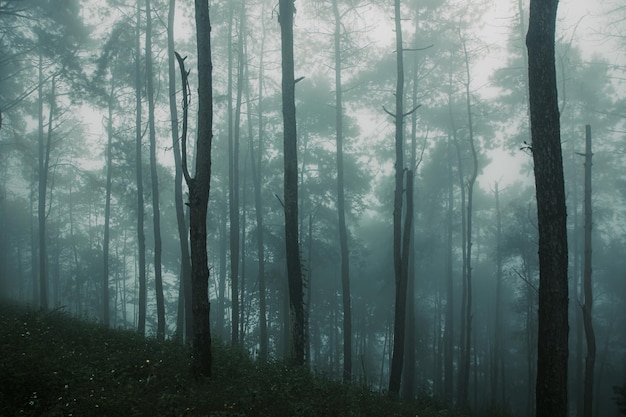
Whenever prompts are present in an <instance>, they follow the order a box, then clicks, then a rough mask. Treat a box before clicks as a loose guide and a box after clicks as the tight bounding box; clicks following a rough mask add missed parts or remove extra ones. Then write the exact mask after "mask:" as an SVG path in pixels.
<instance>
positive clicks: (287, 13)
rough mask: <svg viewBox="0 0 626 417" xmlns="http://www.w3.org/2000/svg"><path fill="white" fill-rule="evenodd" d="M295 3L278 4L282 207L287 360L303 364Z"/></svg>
mask: <svg viewBox="0 0 626 417" xmlns="http://www.w3.org/2000/svg"><path fill="white" fill-rule="evenodd" d="M294 12H295V7H294V0H280V1H279V16H280V17H279V22H280V32H281V53H282V101H283V124H284V140H283V144H284V155H283V157H284V164H285V173H284V183H285V186H284V206H285V245H286V251H287V252H286V253H287V278H288V283H289V313H290V317H289V321H290V328H291V331H290V338H291V340H290V347H289V349H290V352H289V355H290V359H291V361H292V362H293V363H294V364H296V365H303V364H304V299H303V288H302V265H301V264H300V247H299V246H300V243H299V240H298V144H297V133H296V102H295V87H296V81H295V79H294V56H293V16H294Z"/></svg>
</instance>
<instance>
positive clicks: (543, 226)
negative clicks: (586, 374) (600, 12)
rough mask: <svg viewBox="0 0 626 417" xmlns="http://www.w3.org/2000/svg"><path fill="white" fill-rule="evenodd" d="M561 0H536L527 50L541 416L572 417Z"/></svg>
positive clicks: (537, 388) (539, 415)
mask: <svg viewBox="0 0 626 417" xmlns="http://www.w3.org/2000/svg"><path fill="white" fill-rule="evenodd" d="M557 5H558V1H557V0H541V1H538V0H531V3H530V20H529V27H528V34H527V36H526V45H527V47H528V81H529V84H528V86H529V99H530V100H529V102H530V125H531V135H532V153H533V162H534V171H535V188H536V194H537V219H538V229H539V316H538V317H539V329H538V340H537V345H538V357H537V387H536V391H537V396H536V413H537V417H544V416H545V417H547V416H550V417H565V416H567V407H568V404H567V359H568V346H567V339H568V331H569V327H568V317H567V314H568V311H567V307H568V288H567V285H568V284H567V266H568V265H567V263H568V262H567V224H566V218H567V210H566V208H565V187H564V181H563V159H562V154H561V135H560V120H559V108H558V97H557V86H556V71H555V56H554V53H555V50H554V44H555V26H556V13H557Z"/></svg>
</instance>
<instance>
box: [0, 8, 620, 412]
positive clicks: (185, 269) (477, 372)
mask: <svg viewBox="0 0 626 417" xmlns="http://www.w3.org/2000/svg"><path fill="white" fill-rule="evenodd" d="M170 1H171V2H172V4H173V0H170ZM336 1H337V3H336V7H337V9H336V11H335V10H334V8H333V4H334V2H333V1H330V0H328V1H312V2H311V1H304V0H301V1H298V2H296V4H295V7H296V9H297V10H296V13H295V18H294V35H293V41H294V51H295V78H296V82H295V99H296V110H297V118H296V123H297V185H298V200H297V210H298V217H297V221H298V239H299V245H298V248H297V252H298V253H299V257H300V262H299V264H300V266H301V269H302V280H303V284H302V290H303V296H302V301H303V307H304V322H305V328H304V342H305V362H306V365H307V366H308V367H309V368H310V369H311V370H313V371H314V372H316V373H320V374H324V375H327V376H330V377H331V378H334V379H338V380H339V379H342V378H343V379H344V380H345V379H347V380H350V381H352V382H355V383H362V384H364V385H367V386H368V387H370V388H371V389H373V390H381V391H384V390H387V389H389V387H388V382H389V380H390V372H391V362H392V361H391V356H392V351H393V332H394V314H396V312H397V310H395V309H394V307H395V305H396V302H397V301H396V300H397V299H396V281H395V278H394V273H395V272H394V261H395V260H394V252H393V248H394V218H393V216H394V197H396V196H397V195H396V190H397V185H396V184H397V183H396V184H394V175H395V173H396V171H395V167H396V165H395V164H396V161H397V157H398V154H397V153H396V152H397V148H396V144H397V140H398V135H397V131H396V128H397V119H398V114H403V115H404V116H403V117H402V118H401V119H402V120H403V124H402V125H401V126H402V128H401V131H402V135H401V136H402V138H401V141H402V145H403V148H402V149H401V152H400V155H401V157H402V158H403V163H402V164H401V165H402V169H403V171H408V172H411V173H412V174H413V176H414V180H413V183H412V187H411V190H410V191H411V192H409V190H408V189H406V188H405V189H402V190H401V192H400V194H401V197H400V200H402V201H404V205H403V206H402V208H401V210H400V211H399V212H396V213H400V214H398V216H399V218H401V219H405V220H406V219H407V217H409V218H410V217H411V216H407V206H408V204H407V203H408V198H409V195H410V194H412V201H413V207H412V211H411V213H412V225H411V227H410V229H409V228H407V229H406V230H404V229H403V230H402V231H401V233H402V235H403V236H406V235H407V233H408V234H410V236H411V239H410V240H411V243H410V244H409V245H408V246H406V247H405V248H404V250H405V251H407V252H406V253H407V260H408V283H407V284H408V285H407V291H406V294H405V295H406V300H407V308H406V324H405V327H404V328H405V331H406V338H405V341H404V346H405V352H404V365H403V376H402V378H403V379H402V393H403V394H402V395H404V396H407V397H414V396H418V395H422V394H425V395H430V396H433V397H436V398H440V399H442V400H443V401H448V402H450V403H458V402H459V401H461V402H463V400H462V399H460V398H461V395H460V394H459V392H460V390H466V393H465V394H464V395H465V397H466V401H467V403H468V405H469V406H470V407H471V408H473V409H476V410H479V409H486V408H488V407H490V406H499V407H502V408H503V409H508V410H511V411H512V413H514V415H519V416H533V415H534V414H533V413H534V411H533V407H534V402H535V381H536V372H537V331H538V329H537V323H538V320H537V310H538V288H539V260H538V256H537V251H538V237H537V207H536V202H535V188H534V187H535V185H534V184H535V183H534V178H533V167H532V161H533V160H532V145H531V143H532V141H531V137H530V127H529V117H528V115H529V113H528V78H527V68H528V64H527V57H526V46H525V39H524V37H525V34H526V31H527V28H528V2H527V1H522V0H520V1H519V3H518V2H517V1H513V0H508V1H497V2H490V1H483V2H469V3H467V2H457V1H453V0H427V1H413V0H403V1H402V7H401V15H402V19H401V25H402V30H401V34H402V38H403V39H402V44H401V45H402V57H403V61H404V63H403V70H404V82H403V84H402V87H403V93H402V96H401V97H398V96H397V91H399V90H398V84H397V80H398V68H397V63H398V59H397V58H398V48H397V45H396V41H397V39H398V38H397V33H398V32H397V30H396V29H395V27H394V7H393V4H392V2H378V1H373V2H361V1H358V0H351V1H346V0H336ZM150 3H151V4H150ZM189 3H190V2H181V1H178V2H176V3H175V16H173V18H174V23H173V24H168V7H169V4H168V2H166V1H164V0H152V1H151V2H148V3H147V4H149V5H150V9H148V10H151V12H150V13H149V14H148V13H147V9H146V7H147V6H146V2H144V1H141V2H139V4H137V2H134V1H130V0H109V1H104V2H98V1H86V0H62V1H56V0H5V1H0V115H1V116H0V298H1V299H5V300H12V301H17V302H19V303H24V304H28V305H30V306H34V307H37V308H43V309H53V308H60V309H62V310H64V311H67V312H68V313H70V314H73V315H76V316H78V317H81V318H84V319H85V320H89V321H97V322H100V323H105V324H107V325H109V326H111V327H114V328H126V329H137V330H138V331H139V332H140V333H143V334H145V335H146V336H149V337H158V338H173V339H180V340H186V341H190V340H191V336H192V328H191V290H190V288H188V287H186V285H185V282H187V283H188V282H190V281H188V280H190V279H191V278H190V274H191V269H190V265H191V264H190V255H189V240H188V239H189V230H188V229H189V213H188V208H187V206H188V201H189V198H188V197H189V194H188V188H187V183H186V182H185V179H184V178H183V173H182V171H181V151H184V146H182V145H183V144H184V143H183V141H182V140H181V136H182V135H183V108H184V105H183V89H182V88H183V87H182V85H181V73H180V68H179V67H178V63H177V61H176V60H175V59H174V56H173V52H174V51H176V52H178V53H179V54H180V56H181V57H183V58H184V64H185V67H186V69H187V70H188V71H189V79H188V81H189V91H190V93H189V96H188V99H189V105H188V123H187V125H188V129H187V130H188V131H187V132H186V137H187V140H186V142H185V144H186V151H187V153H186V158H183V159H187V160H188V165H189V170H190V171H191V172H192V175H193V170H194V167H195V162H196V158H197V157H198V156H197V155H195V153H194V151H195V149H196V143H197V142H196V133H197V130H198V123H199V121H198V118H197V113H198V97H199V95H198V70H197V59H196V57H197V52H196V51H197V49H196V34H195V20H194V10H193V6H192V5H191V4H189ZM466 3H467V4H466ZM581 7H582V6H581V5H580V4H578V3H576V2H561V4H560V5H559V19H558V21H557V43H556V73H557V82H558V94H559V111H560V118H561V119H560V123H561V145H562V152H563V169H564V177H565V193H566V205H567V232H568V242H567V243H568V251H569V252H568V258H569V273H568V275H569V367H568V375H569V377H568V385H569V386H568V392H569V410H570V415H582V414H581V412H582V407H583V386H584V378H585V376H584V366H585V357H586V354H587V343H586V333H585V329H584V325H583V308H582V307H583V305H585V304H586V303H587V302H588V301H585V289H584V284H583V283H584V280H583V277H584V270H585V239H584V236H585V234H584V231H585V230H584V228H585V208H584V196H585V164H584V163H585V153H586V150H585V139H586V132H585V126H586V125H589V126H590V133H591V139H592V152H593V165H592V172H591V181H592V182H591V184H592V189H591V190H590V193H591V205H592V207H593V217H592V220H591V225H592V228H591V235H590V236H591V240H590V242H591V248H592V249H590V250H591V256H592V257H591V262H592V263H591V270H592V275H591V290H592V294H593V296H592V301H593V309H592V310H591V311H592V316H591V317H592V323H593V329H594V333H595V342H596V345H597V352H596V360H595V372H594V381H595V386H594V392H593V400H594V402H593V407H594V409H593V415H594V416H617V415H619V411H618V409H617V406H616V403H615V400H614V387H616V386H622V385H623V384H624V382H625V380H626V332H625V329H626V259H625V258H624V257H623V252H624V245H626V233H625V232H626V220H625V219H626V217H625V215H626V210H625V209H624V207H625V202H626V201H625V200H626V173H625V172H624V169H623V167H624V160H625V153H624V143H625V142H624V140H625V139H624V132H625V130H624V129H625V126H624V120H626V101H625V99H624V97H625V96H624V91H625V88H624V79H626V78H625V73H624V68H626V67H625V66H624V64H625V62H626V61H625V58H626V57H625V56H624V51H625V50H626V42H625V40H624V37H623V32H624V21H626V19H625V18H626V10H625V9H624V7H623V6H621V7H620V5H618V6H617V7H615V8H611V7H610V5H608V4H606V5H604V4H603V5H587V6H585V7H587V9H582V8H581ZM210 15H211V24H212V31H211V53H212V63H213V73H212V74H213V133H214V137H213V142H212V166H211V188H210V194H209V203H208V214H207V253H208V267H209V274H210V275H209V289H208V297H209V300H210V303H211V314H210V323H211V332H212V335H213V337H214V338H218V339H222V340H224V341H225V342H226V343H229V344H233V345H236V346H239V347H241V348H243V349H244V350H245V351H247V352H248V353H249V354H250V355H251V356H253V357H256V358H259V360H268V359H269V360H282V359H285V358H287V357H288V356H289V354H290V329H289V326H290V316H289V315H290V304H289V288H288V271H287V258H288V251H287V249H288V248H286V245H285V212H286V209H285V207H286V204H287V203H288V202H287V201H285V200H286V197H285V194H284V188H283V187H284V186H283V180H284V165H283V155H284V154H283V152H284V148H283V107H282V102H281V34H280V24H279V22H278V19H279V16H278V5H277V4H276V2H268V1H265V0H255V1H245V2H242V1H239V0H231V1H230V2H229V1H228V0H214V1H213V2H211V4H210ZM147 17H150V19H149V20H148V19H147ZM337 17H339V18H340V21H337ZM147 22H150V24H147ZM168 28H169V29H170V30H171V33H170V36H171V38H170V41H171V42H172V44H171V45H170V48H169V49H168ZM172 46H173V50H172V49H171V47H172ZM168 58H169V59H171V62H168ZM172 65H174V66H172ZM338 80H339V82H340V83H339V84H338V83H337V81H338ZM170 83H174V84H170ZM399 104H401V105H402V106H403V107H398V105H399ZM338 110H340V111H338ZM338 144H339V146H338ZM181 146H182V147H183V149H181ZM403 175H404V174H403ZM407 177H408V176H407ZM401 184H405V185H406V186H407V187H408V186H409V185H408V184H410V183H409V182H408V180H407V181H406V182H405V183H402V182H401ZM400 188H402V187H400ZM409 207H410V206H409ZM398 230H400V229H398ZM468 275H469V278H468ZM468 285H469V288H468ZM468 291H470V294H471V297H470V298H469V301H468V299H467V298H466V297H467V292H468ZM467 303H469V306H468V305H467ZM347 323H348V324H349V325H346V324H347ZM467 332H470V334H471V338H470V339H466V337H467ZM465 340H470V346H469V347H467V346H464V343H465ZM464 355H467V356H466V357H465V359H463V357H464ZM346 358H347V360H348V361H349V366H346ZM464 361H465V363H463V362H464ZM462 365H465V366H469V374H467V375H465V377H463V375H462V369H463V366H462ZM465 378H466V379H467V383H466V386H465V387H462V385H463V384H462V382H461V381H462V380H463V379H465ZM461 392H463V391H461Z"/></svg>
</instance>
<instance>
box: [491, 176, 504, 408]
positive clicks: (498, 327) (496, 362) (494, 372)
mask: <svg viewBox="0 0 626 417" xmlns="http://www.w3.org/2000/svg"><path fill="white" fill-rule="evenodd" d="M494 195H495V199H496V302H495V304H496V305H495V317H494V326H493V327H494V331H493V358H492V361H493V362H492V366H491V406H492V407H495V406H496V404H497V403H498V388H499V384H500V385H503V384H504V381H503V380H499V377H500V366H503V365H504V361H503V359H502V318H501V315H502V262H503V259H502V214H501V211H500V189H499V184H498V182H496V184H495V190H494ZM502 372H504V369H502ZM498 383H499V384H498ZM500 389H501V392H502V393H504V387H500ZM504 400H505V398H504V395H502V398H501V402H502V404H504Z"/></svg>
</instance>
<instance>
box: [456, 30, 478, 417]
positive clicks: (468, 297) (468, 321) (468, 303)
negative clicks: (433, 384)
mask: <svg viewBox="0 0 626 417" xmlns="http://www.w3.org/2000/svg"><path fill="white" fill-rule="evenodd" d="M461 43H462V45H463V53H464V56H465V76H466V82H465V100H466V101H465V102H466V109H467V120H468V129H469V141H470V149H471V152H472V173H471V175H470V177H469V179H468V181H467V232H466V233H465V239H466V240H467V245H466V248H467V255H466V262H465V268H466V271H465V289H466V291H465V299H464V303H463V304H464V306H465V310H464V311H463V319H464V321H465V332H464V336H465V339H464V340H463V341H462V343H461V345H462V347H463V348H462V353H461V355H462V358H463V359H462V360H461V365H460V366H461V370H460V378H461V380H460V381H459V401H458V405H459V406H460V407H461V408H465V407H467V405H468V395H469V377H470V352H471V346H472V219H473V202H474V184H475V183H476V177H477V176H478V158H477V155H476V147H475V143H474V126H473V123H472V104H471V96H470V82H471V77H470V69H469V57H468V54H467V47H466V45H465V39H464V38H462V36H461Z"/></svg>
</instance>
